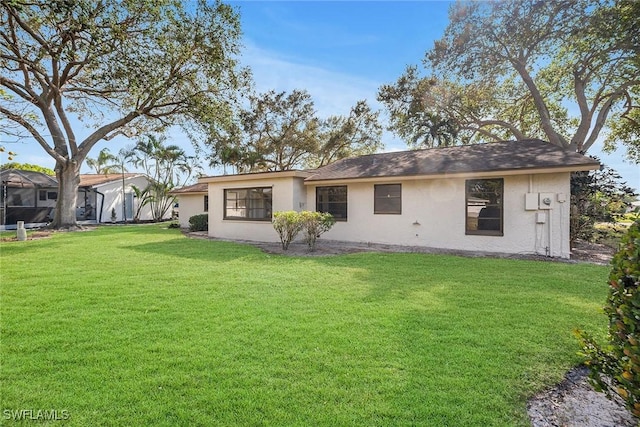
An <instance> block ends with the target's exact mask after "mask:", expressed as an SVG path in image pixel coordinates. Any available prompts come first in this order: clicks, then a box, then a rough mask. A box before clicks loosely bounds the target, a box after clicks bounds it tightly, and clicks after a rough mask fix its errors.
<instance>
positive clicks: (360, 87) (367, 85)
mask: <svg viewBox="0 0 640 427" xmlns="http://www.w3.org/2000/svg"><path fill="white" fill-rule="evenodd" d="M243 60H244V63H245V65H248V66H250V67H251V69H252V71H253V78H254V80H255V84H256V90H257V91H258V92H266V91H268V90H271V89H274V90H276V91H287V92H290V91H292V90H294V89H303V90H306V91H307V92H309V93H310V94H311V96H312V98H313V101H314V104H315V107H316V110H317V111H318V114H319V115H320V116H321V117H326V116H330V115H335V114H348V112H349V110H350V109H351V107H353V106H354V105H355V103H356V102H357V101H359V100H361V99H366V100H367V101H368V102H369V104H370V105H371V106H372V107H373V108H378V107H379V105H378V103H377V101H376V93H377V91H378V87H379V86H380V83H379V82H375V81H372V80H368V79H365V78H360V77H357V76H352V75H348V74H344V73H339V72H336V71H331V70H329V69H325V68H321V67H317V66H311V65H307V64H303V63H300V62H296V61H295V59H292V58H283V57H282V56H280V55H278V54H277V53H275V52H270V51H268V50H265V49H262V48H260V47H258V46H256V45H255V44H252V43H250V42H246V43H245V50H244V55H243Z"/></svg>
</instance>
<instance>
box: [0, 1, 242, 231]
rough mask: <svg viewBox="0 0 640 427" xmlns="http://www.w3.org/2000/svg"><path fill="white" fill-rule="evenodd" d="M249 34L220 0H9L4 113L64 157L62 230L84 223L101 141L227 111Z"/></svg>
mask: <svg viewBox="0 0 640 427" xmlns="http://www.w3.org/2000/svg"><path fill="white" fill-rule="evenodd" d="M239 37H240V25H239V18H238V15H237V14H236V12H235V11H234V10H233V9H232V8H231V7H229V6H228V5H225V4H222V3H220V2H219V1H211V2H207V1H198V2H197V3H194V2H182V1H180V0H74V1H65V0H29V1H26V0H0V70H1V74H0V89H4V91H5V94H7V96H4V97H3V100H2V103H1V104H0V119H4V121H6V122H9V123H13V124H16V125H18V126H20V127H21V128H22V129H24V131H25V134H26V135H27V136H28V137H31V138H34V139H35V140H36V141H37V142H38V143H39V144H40V146H41V147H42V148H43V149H44V150H45V151H46V152H47V153H48V154H49V155H50V156H51V157H52V158H53V159H55V162H56V166H55V170H56V176H57V178H58V181H59V186H60V188H59V191H58V201H57V205H56V214H55V219H54V221H53V226H54V227H57V228H61V227H65V228H75V226H76V218H75V205H76V197H77V187H78V183H79V171H80V167H81V165H82V163H83V162H84V161H85V159H86V157H87V155H88V154H89V152H90V151H91V149H92V148H93V147H94V146H95V145H96V144H97V143H98V142H99V141H101V140H110V139H112V138H113V137H115V136H116V135H119V134H124V135H126V136H135V135H140V134H141V133H142V132H146V131H149V130H158V129H162V128H166V127H168V126H172V125H180V124H182V125H185V124H188V123H189V122H191V121H194V122H197V121H201V120H206V121H215V120H218V119H221V118H224V117H226V115H227V114H228V110H229V103H230V102H231V101H232V100H233V98H234V96H235V94H236V92H237V88H238V86H240V85H241V84H242V83H243V80H244V77H245V72H244V71H242V70H239V69H238V68H237V61H236V55H237V54H238V52H239V44H238V43H239V42H238V41H239ZM79 122H84V123H90V124H91V127H90V133H89V135H88V136H87V137H85V138H83V139H79V138H78V136H77V135H78V134H79V129H78V128H77V126H78V125H77V124H76V123H79ZM0 132H2V130H0Z"/></svg>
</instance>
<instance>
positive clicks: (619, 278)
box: [577, 221, 640, 416]
mask: <svg viewBox="0 0 640 427" xmlns="http://www.w3.org/2000/svg"><path fill="white" fill-rule="evenodd" d="M611 264H612V265H613V268H612V270H611V273H610V275H609V296H608V298H607V305H606V306H605V307H604V311H605V313H606V314H607V316H608V317H609V334H608V344H607V345H602V346H601V345H600V344H598V343H596V342H595V340H594V339H593V338H592V337H591V336H589V335H588V334H586V333H585V332H582V331H578V332H577V335H578V338H579V339H580V341H581V344H582V347H583V350H582V352H583V353H582V354H583V355H585V356H586V357H587V360H586V362H585V363H586V364H587V366H589V369H590V371H591V373H590V375H589V376H590V378H591V383H592V384H593V385H594V387H595V388H596V389H597V390H599V391H603V392H605V393H606V394H607V396H611V393H612V392H615V393H617V394H619V395H620V396H621V397H622V398H623V399H624V400H625V403H626V405H627V407H628V408H629V409H630V410H631V412H632V413H633V414H634V415H635V416H640V292H639V291H638V285H639V284H640V283H639V276H640V221H636V222H635V223H633V224H632V225H631V227H630V228H629V230H628V232H627V234H626V235H625V236H624V237H623V238H622V242H621V244H620V249H619V250H618V252H617V253H616V254H615V255H614V257H613V260H612V261H611ZM605 377H608V378H611V382H610V383H609V382H607V381H605V379H604V378H605Z"/></svg>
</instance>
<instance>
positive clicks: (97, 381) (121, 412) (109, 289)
mask: <svg viewBox="0 0 640 427" xmlns="http://www.w3.org/2000/svg"><path fill="white" fill-rule="evenodd" d="M163 227H166V226H162V225H152V226H128V227H125V226H123V227H104V228H99V229H97V230H95V231H88V232H79V233H59V234H56V235H54V236H53V237H52V238H49V239H43V240H33V241H27V242H2V243H0V254H1V257H0V259H1V266H0V267H1V270H0V271H1V276H0V280H1V294H2V295H1V298H2V299H1V313H0V314H1V318H0V321H1V333H2V335H1V346H0V357H1V359H0V360H1V368H0V379H1V384H0V387H1V389H0V399H1V402H0V410H2V413H0V419H1V421H0V423H7V424H9V423H13V419H9V420H7V418H11V415H10V414H11V413H10V412H9V411H16V410H32V411H33V416H36V414H37V411H38V410H48V411H51V410H56V411H58V414H60V413H61V411H66V412H64V413H63V415H64V414H68V415H69V418H68V420H66V421H56V422H53V423H52V424H56V425H58V424H64V425H77V426H87V425H114V426H115V425H118V426H119V425H131V426H135V425H166V426H180V425H181V426H196V425H251V426H257V425H272V426H283V425H286V426H290V425H299V426H324V425H331V426H338V425H344V426H350V425H362V426H376V425H390V426H397V425H425V426H491V425H495V426H510V425H523V426H524V425H527V423H528V418H527V415H526V410H525V404H526V400H527V398H528V397H530V396H531V395H532V394H534V393H535V392H536V391H538V390H540V389H541V388H544V387H545V386H549V385H552V384H554V383H555V382H557V381H559V380H560V379H561V378H562V375H563V374H564V372H565V371H566V370H567V369H569V368H570V367H572V366H574V365H576V364H577V363H579V360H580V359H579V357H578V356H577V355H576V352H577V351H578V344H577V341H576V340H575V338H574V337H573V335H572V330H573V329H575V328H584V329H587V330H589V331H590V332H596V336H598V337H599V338H601V337H602V336H604V333H605V328H606V321H607V319H606V317H605V315H604V314H602V312H601V307H602V306H603V305H604V301H605V299H606V293H607V287H606V277H607V274H608V270H609V269H608V268H607V267H602V266H592V265H585V264H580V265H578V264H575V265H574V264H564V263H552V262H536V261H518V260H505V259H481V258H474V259H468V258H462V257H453V256H439V255H429V254H388V253H385V254H376V253H362V254H353V255H346V256H334V257H315V258H289V257H283V256H276V255H268V254H265V253H262V252H261V251H259V250H258V249H255V248H253V247H251V246H247V245H239V244H233V243H226V242H213V241H206V240H190V239H187V238H184V237H183V236H182V235H181V234H180V232H179V231H177V230H168V229H166V228H163ZM319 244H322V242H321V241H320V242H319ZM32 423H33V421H28V422H25V424H32Z"/></svg>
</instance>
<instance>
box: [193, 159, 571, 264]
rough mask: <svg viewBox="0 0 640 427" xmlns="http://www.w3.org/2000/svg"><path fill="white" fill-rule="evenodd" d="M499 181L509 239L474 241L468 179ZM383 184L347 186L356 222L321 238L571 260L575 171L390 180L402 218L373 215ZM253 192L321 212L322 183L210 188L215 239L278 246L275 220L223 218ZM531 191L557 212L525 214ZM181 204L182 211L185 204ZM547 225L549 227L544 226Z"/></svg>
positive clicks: (272, 181)
mask: <svg viewBox="0 0 640 427" xmlns="http://www.w3.org/2000/svg"><path fill="white" fill-rule="evenodd" d="M496 177H499V178H504V193H505V194H504V235H503V236H478V235H466V234H465V192H464V190H465V181H466V179H473V178H496ZM375 183H376V182H373V181H371V182H348V183H347V198H348V220H347V221H346V222H337V223H336V224H335V226H334V227H333V229H331V230H330V231H329V232H327V233H326V234H324V235H323V236H322V238H321V239H328V240H343V241H353V242H371V243H386V244H397V245H409V246H424V247H433V248H442V249H454V250H469V251H488V252H500V253H516V254H541V255H548V254H550V255H552V256H554V257H563V258H568V257H569V254H570V248H569V192H570V187H569V173H568V172H562V173H545V174H536V175H526V174H521V175H510V176H496V175H491V176H481V175H479V176H468V177H464V178H433V179H419V180H415V179H398V180H387V181H385V183H389V184H391V183H399V184H402V214H399V215H379V214H374V213H373V203H374V198H373V192H374V184H375ZM336 185H344V183H342V184H336ZM248 187H272V188H273V211H274V212H276V211H286V210H296V211H300V210H315V208H316V206H315V205H316V201H315V194H316V185H306V186H305V185H304V183H303V179H302V178H300V177H282V178H278V177H269V178H266V179H260V178H257V179H251V180H243V181H238V182H235V181H229V182H210V183H209V203H210V208H209V235H210V236H212V237H219V238H225V239H238V240H253V241H265V242H277V241H278V235H277V234H276V232H275V231H274V230H273V227H272V225H271V223H270V222H268V221H238V220H224V219H223V215H224V212H223V210H224V203H223V197H224V189H232V188H248ZM526 193H552V196H553V197H552V204H551V209H550V210H538V209H535V210H525V194H526ZM558 194H563V195H564V197H565V200H566V201H565V202H558ZM180 203H181V208H182V203H183V202H182V200H181V202H180ZM538 214H539V215H538ZM539 219H543V220H544V223H538V220H539Z"/></svg>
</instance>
